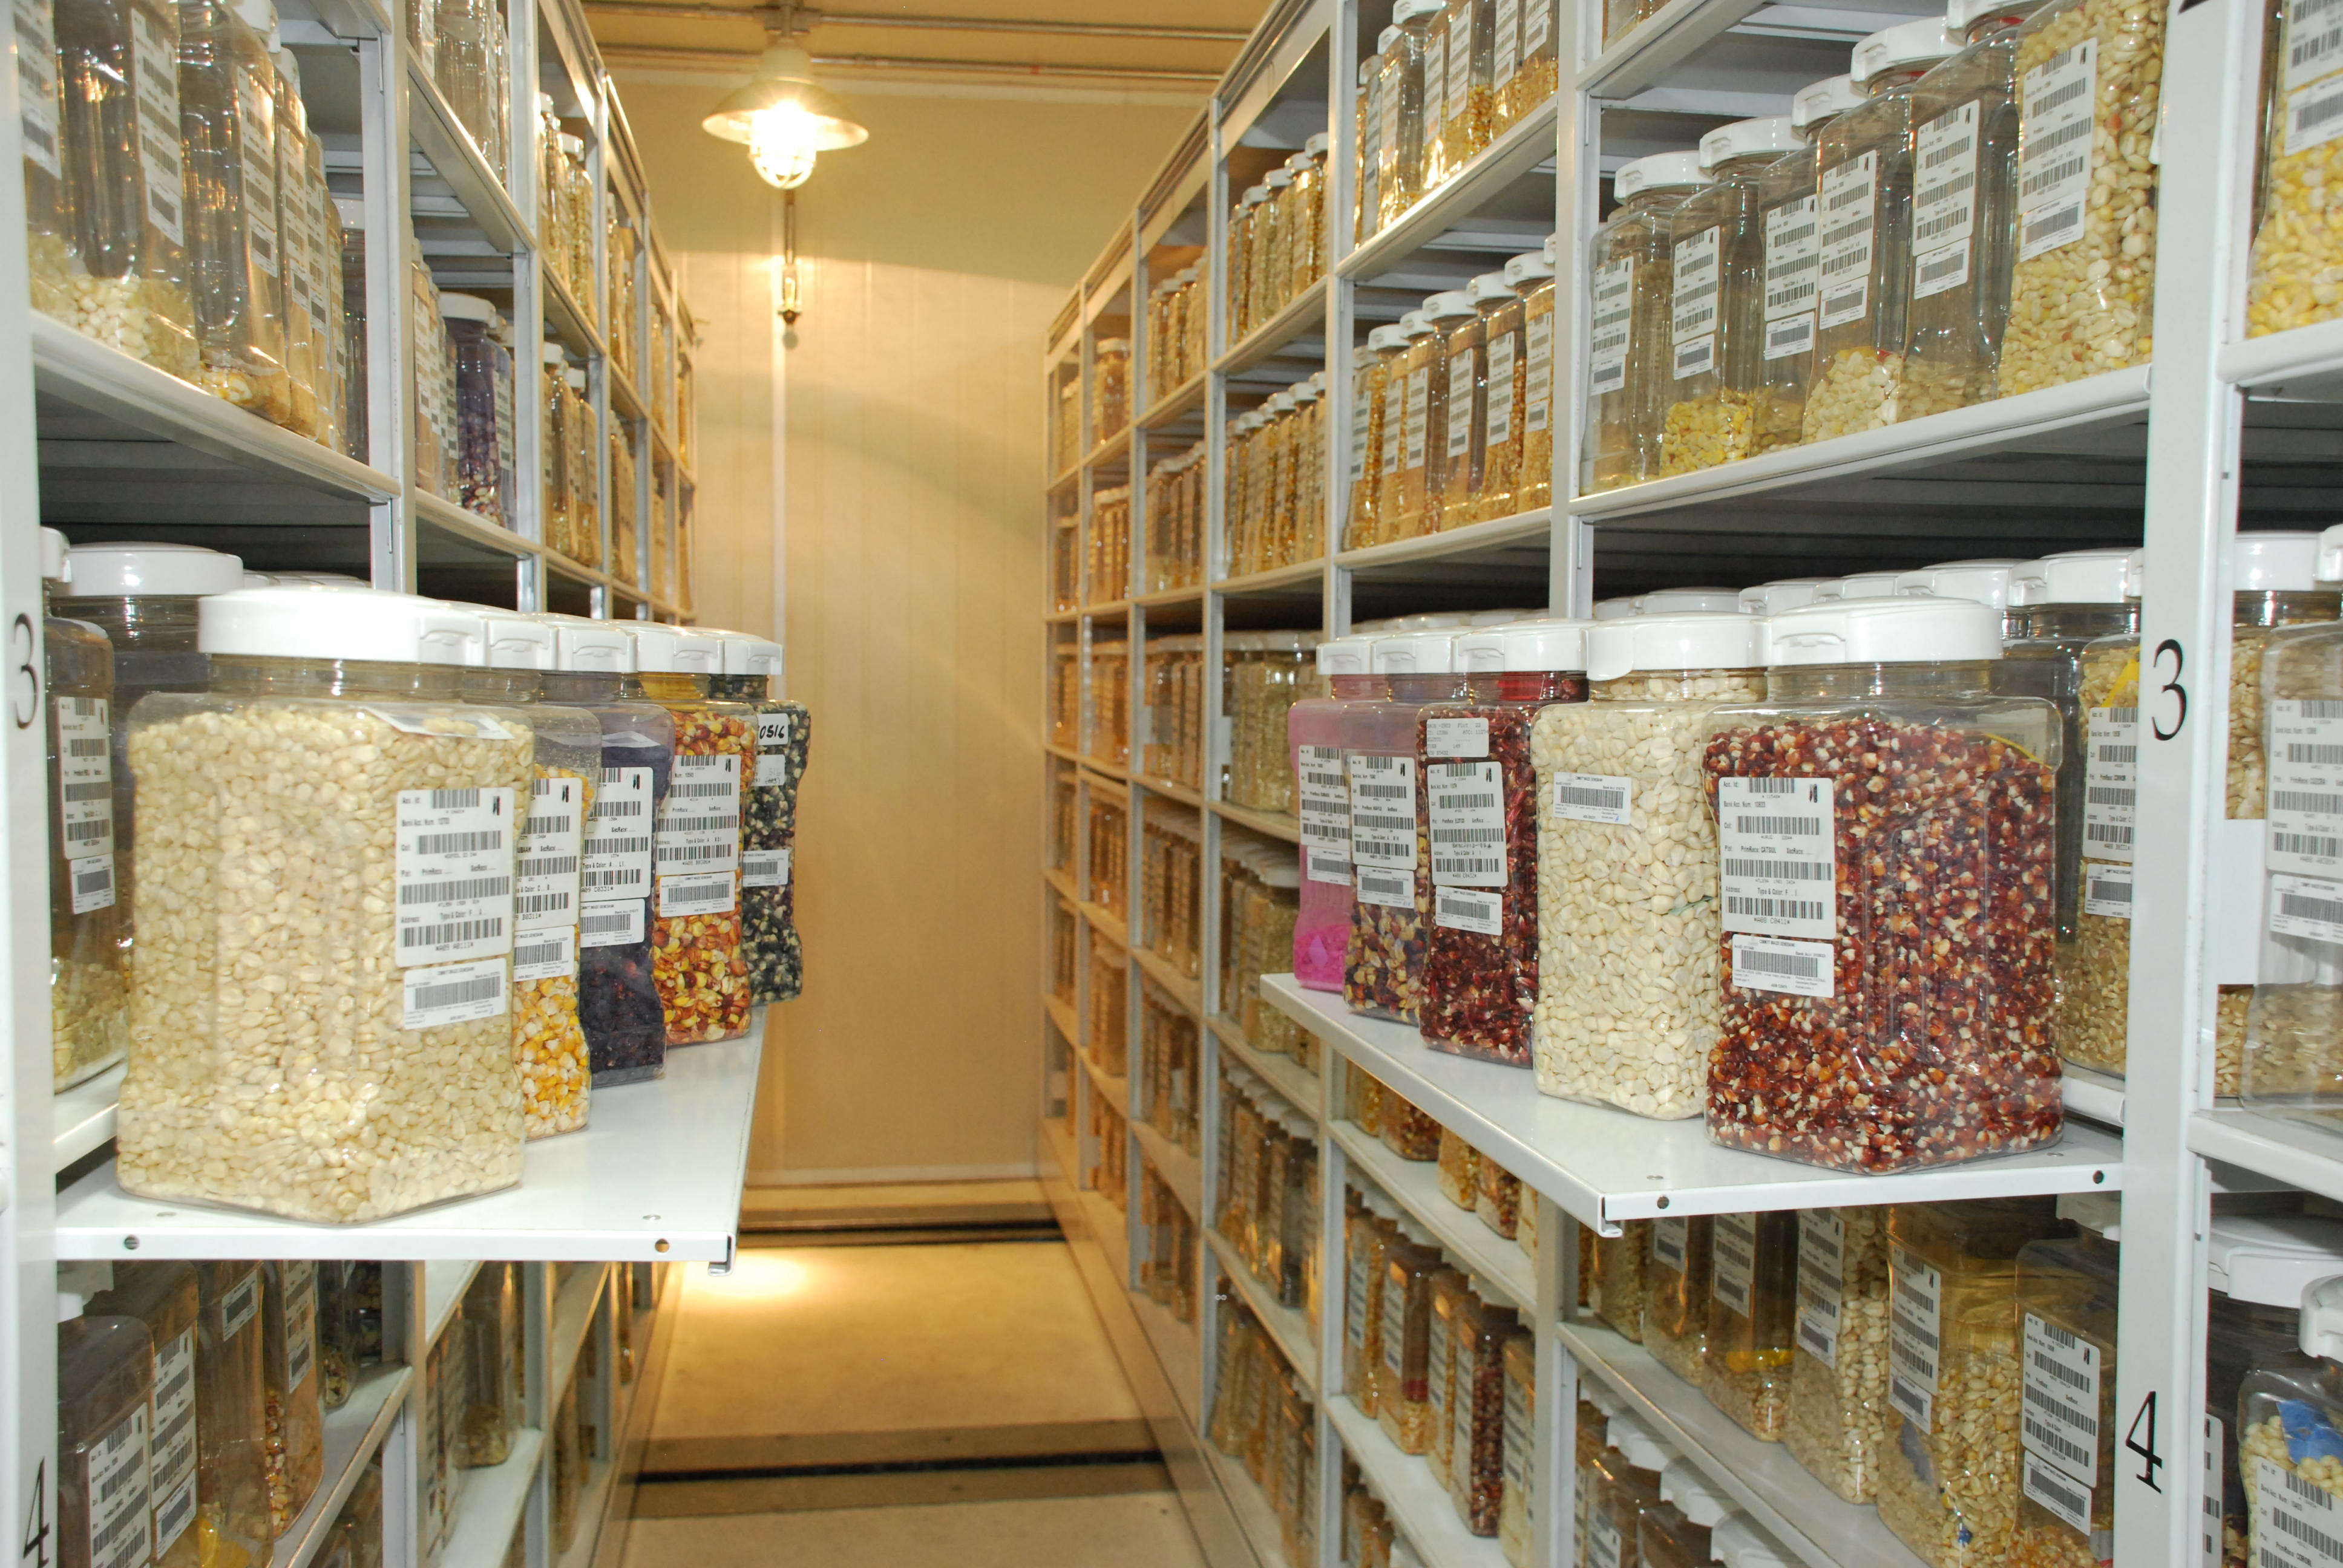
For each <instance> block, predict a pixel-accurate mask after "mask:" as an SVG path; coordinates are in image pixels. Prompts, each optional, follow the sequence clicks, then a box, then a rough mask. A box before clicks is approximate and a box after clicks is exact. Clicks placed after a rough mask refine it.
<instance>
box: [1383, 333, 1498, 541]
mask: <svg viewBox="0 0 2343 1568" xmlns="http://www.w3.org/2000/svg"><path fill="white" fill-rule="evenodd" d="M1423 321H1424V325H1425V327H1426V328H1427V331H1426V333H1425V335H1424V336H1423V337H1420V338H1415V339H1413V340H1412V341H1411V342H1410V343H1409V345H1408V353H1407V356H1406V357H1405V358H1404V359H1403V360H1402V362H1401V363H1402V365H1403V367H1404V371H1405V374H1406V377H1407V422H1406V426H1405V428H1404V433H1403V443H1402V447H1401V450H1400V470H1399V486H1398V491H1397V494H1396V496H1395V497H1394V498H1393V499H1392V500H1391V501H1389V502H1387V503H1386V507H1385V512H1384V519H1385V521H1386V523H1387V524H1388V525H1389V526H1390V527H1391V528H1393V531H1394V533H1395V535H1396V537H1398V538H1418V537H1420V536H1422V535H1424V534H1432V533H1437V532H1439V531H1440V528H1441V526H1442V522H1443V506H1444V504H1445V502H1446V499H1447V484H1448V470H1449V466H1450V465H1449V455H1448V447H1449V437H1450V436H1451V435H1452V434H1453V432H1452V431H1451V429H1450V421H1449V415H1448V397H1449V392H1450V389H1451V388H1452V387H1454V386H1455V385H1456V382H1457V377H1456V374H1455V370H1454V367H1453V354H1454V345H1453V343H1452V342H1451V337H1452V336H1453V335H1454V334H1456V333H1459V332H1461V333H1463V335H1464V337H1466V339H1467V342H1466V345H1465V349H1464V376H1463V391H1464V393H1465V396H1466V397H1467V398H1468V399H1469V398H1470V397H1471V396H1472V394H1473V389H1474V387H1475V385H1476V383H1477V381H1478V377H1477V376H1476V375H1475V373H1474V370H1475V367H1474V360H1475V358H1476V357H1477V356H1476V354H1475V352H1474V346H1473V343H1472V342H1471V339H1473V338H1475V337H1478V336H1479V334H1480V330H1481V317H1480V312H1479V311H1477V310H1475V309H1474V308H1473V297H1472V296H1471V295H1470V294H1468V293H1466V292H1465V291H1464V290H1463V289H1461V288H1459V289H1451V290H1449V291H1448V292H1446V293H1443V294H1435V295H1433V296H1431V297H1428V298H1426V299H1425V300H1424V302H1423ZM1463 434H1464V439H1465V464H1466V472H1467V473H1468V474H1469V473H1470V472H1471V463H1472V456H1471V443H1472V438H1473V437H1472V417H1471V415H1470V414H1469V413H1468V414H1467V415H1466V417H1465V422H1464V430H1463ZM1419 457H1420V458H1421V461H1420V462H1419V461H1418V459H1419ZM1393 508H1396V509H1395V510H1394V509H1393Z"/></svg>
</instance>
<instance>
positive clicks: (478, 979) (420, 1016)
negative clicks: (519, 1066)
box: [399, 937, 511, 1029]
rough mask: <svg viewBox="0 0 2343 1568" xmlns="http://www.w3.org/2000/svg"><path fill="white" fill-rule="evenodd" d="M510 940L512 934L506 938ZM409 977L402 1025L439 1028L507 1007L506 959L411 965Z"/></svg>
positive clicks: (405, 978)
mask: <svg viewBox="0 0 2343 1568" xmlns="http://www.w3.org/2000/svg"><path fill="white" fill-rule="evenodd" d="M506 940H507V941H508V942H509V941H510V940H511V939H510V938H509V937H508V938H507V939H506ZM400 978H401V979H402V980H405V981H406V994H405V997H404V999H403V1000H404V1001H405V1004H406V1006H405V1015H404V1017H403V1019H402V1020H401V1022H400V1025H399V1027H400V1028H402V1029H437V1028H439V1027H441V1026H442V1025H445V1024H451V1023H473V1022H477V1021H478V1020H481V1019H484V1018H494V1017H496V1016H497V1015H498V1013H500V1012H502V1011H504V1010H505V1008H506V1005H507V999H506V991H505V960H503V959H501V958H493V959H476V960H472V961H471V962H469V963H460V964H436V965H433V966H432V967H430V968H428V969H411V970H407V972H406V973H405V974H404V975H403V976H401V977H400Z"/></svg>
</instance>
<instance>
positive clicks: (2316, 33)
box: [2285, 0, 2343, 152]
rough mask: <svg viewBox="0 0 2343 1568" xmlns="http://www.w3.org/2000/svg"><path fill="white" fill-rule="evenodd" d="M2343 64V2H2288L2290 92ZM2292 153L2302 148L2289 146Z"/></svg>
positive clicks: (2287, 76) (2287, 69) (2287, 37)
mask: <svg viewBox="0 0 2343 1568" xmlns="http://www.w3.org/2000/svg"><path fill="white" fill-rule="evenodd" d="M2338 65H2343V0H2288V5H2287V7H2286V81H2285V85H2286V90H2287V91H2288V92H2289V93H2291V92H2293V91H2294V90H2295V89H2297V88H2298V87H2307V86H2308V85H2310V84H2311V83H2313V82H2315V81H2317V80H2318V78H2319V77H2321V76H2324V75H2327V74H2328V72H2330V71H2332V70H2334V69H2335V68H2336V66H2338ZM2287 150H2288V152H2298V151H2300V150H2301V149H2299V148H2298V147H2294V146H2288V149H2287Z"/></svg>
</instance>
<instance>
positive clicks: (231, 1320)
mask: <svg viewBox="0 0 2343 1568" xmlns="http://www.w3.org/2000/svg"><path fill="white" fill-rule="evenodd" d="M258 1312H260V1271H259V1270H258V1269H254V1270H253V1271H252V1272H251V1273H249V1274H246V1276H245V1277H244V1278H243V1280H242V1281H240V1282H237V1283H236V1284H235V1285H233V1286H231V1287H230V1288H229V1290H228V1292H227V1294H226V1296H224V1297H222V1298H221V1300H220V1339H221V1341H222V1342H226V1341H228V1340H232V1339H234V1338H236V1335H238V1334H240V1333H242V1332H244V1331H245V1329H246V1326H247V1325H249V1324H250V1323H251V1322H252V1320H253V1318H254V1317H255V1316H256V1315H257V1314H258Z"/></svg>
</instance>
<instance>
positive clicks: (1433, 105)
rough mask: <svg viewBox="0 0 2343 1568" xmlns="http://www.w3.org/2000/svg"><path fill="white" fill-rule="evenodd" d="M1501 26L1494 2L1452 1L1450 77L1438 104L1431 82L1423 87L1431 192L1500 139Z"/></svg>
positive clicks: (1446, 29)
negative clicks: (1497, 76) (1497, 73)
mask: <svg viewBox="0 0 2343 1568" xmlns="http://www.w3.org/2000/svg"><path fill="white" fill-rule="evenodd" d="M1496 23H1497V16H1496V6H1495V5H1494V3H1493V0H1448V9H1447V10H1446V12H1445V13H1443V15H1442V16H1441V19H1440V22H1439V24H1438V25H1439V27H1440V30H1441V34H1442V40H1443V49H1442V51H1441V53H1442V55H1443V56H1444V59H1445V63H1446V65H1447V76H1446V80H1445V81H1444V82H1443V84H1442V88H1441V91H1440V93H1439V94H1438V95H1437V98H1436V101H1435V99H1434V95H1433V90H1432V83H1431V80H1430V78H1429V76H1427V77H1426V79H1425V83H1424V97H1425V99H1426V102H1427V108H1426V112H1425V115H1424V120H1425V123H1426V134H1425V136H1424V171H1423V188H1424V189H1426V190H1432V189H1433V188H1435V187H1436V186H1443V185H1445V184H1447V183H1448V182H1449V181H1450V180H1452V179H1454V178H1455V177H1456V176H1457V175H1458V174H1459V173H1461V172H1462V171H1463V167H1464V166H1465V165H1466V164H1468V163H1470V162H1472V161H1473V154H1475V153H1477V152H1479V151H1480V150H1481V149H1482V148H1483V147H1485V146H1488V145H1489V142H1490V138H1491V137H1492V136H1493V135H1494V134H1495V126H1496V118H1497V104H1496V87H1495V82H1494V78H1493V66H1494V64H1495V61H1494V54H1495V45H1496ZM1433 127H1437V130H1438V133H1439V134H1438V136H1437V138H1436V139H1435V138H1434V136H1433V135H1432V134H1431V131H1432V129H1433Z"/></svg>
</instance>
